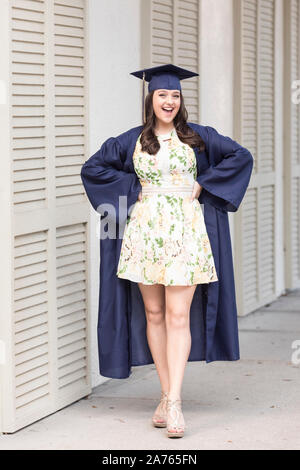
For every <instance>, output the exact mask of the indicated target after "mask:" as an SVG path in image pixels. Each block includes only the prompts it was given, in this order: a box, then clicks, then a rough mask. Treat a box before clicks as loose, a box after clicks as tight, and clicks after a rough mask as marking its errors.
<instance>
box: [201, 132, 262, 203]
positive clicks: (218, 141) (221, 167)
mask: <svg viewBox="0 0 300 470" xmlns="http://www.w3.org/2000/svg"><path fill="white" fill-rule="evenodd" d="M205 129H206V130H207V142H208V145H207V147H208V154H209V157H210V163H211V166H210V167H209V168H207V170H205V171H203V172H201V174H200V175H199V176H198V177H197V182H198V183H199V184H200V185H201V186H202V187H203V189H202V190H201V194H200V202H208V203H210V204H212V205H214V206H215V207H217V208H218V209H221V210H224V211H228V212H235V211H237V210H238V208H239V205H240V203H241V201H242V199H243V197H244V194H245V192H246V189H247V187H248V184H249V181H250V177H251V172H252V168H253V157H252V154H251V153H250V152H249V150H247V149H246V148H245V147H242V146H241V145H240V144H238V143H237V142H236V141H234V140H233V139H231V138H230V137H227V136H224V135H221V134H219V133H218V131H217V130H216V129H214V128H213V127H210V126H205ZM215 162H217V163H215Z"/></svg>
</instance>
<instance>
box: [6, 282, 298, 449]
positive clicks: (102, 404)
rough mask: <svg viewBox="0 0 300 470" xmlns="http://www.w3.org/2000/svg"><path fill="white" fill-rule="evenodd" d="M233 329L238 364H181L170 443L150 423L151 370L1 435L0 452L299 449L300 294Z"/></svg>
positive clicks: (155, 395)
mask: <svg viewBox="0 0 300 470" xmlns="http://www.w3.org/2000/svg"><path fill="white" fill-rule="evenodd" d="M239 329H240V349H241V358H242V359H241V360H240V361H237V362H213V363H210V364H206V363H205V362H189V363H188V364H187V367H186V371H185V376H184V383H183V389H182V400H183V404H182V409H183V413H184V417H185V421H186V424H187V426H188V427H187V430H186V434H185V436H184V437H183V438H180V439H179V438H178V439H169V438H167V437H166V434H165V433H166V430H165V429H164V428H161V429H160V428H154V427H152V426H151V424H150V420H151V416H152V414H153V412H154V410H155V408H156V405H157V404H158V400H159V395H160V387H159V380H158V376H157V373H156V370H155V367H154V365H153V364H151V365H148V366H139V367H135V368H133V374H132V375H131V377H129V378H128V379H124V380H120V379H111V380H109V381H108V382H106V383H104V384H102V385H100V386H99V387H97V388H95V389H94V390H93V393H92V394H91V395H90V396H89V397H88V398H86V399H82V400H80V401H78V402H76V403H74V404H73V405H71V406H68V407H66V408H64V409H63V410H61V411H58V412H57V413H54V414H53V415H51V416H48V417H47V418H44V419H42V420H40V421H38V422H36V423H34V424H32V425H31V426H27V427H26V428H24V429H21V430H20V431H18V432H16V433H14V434H10V435H2V436H1V437H0V449H107V450H114V449H146V450H150V449H162V450H164V449H171V450H176V449H186V450H188V449H300V398H299V391H300V364H299V365H296V364H293V362H292V354H293V352H294V350H293V349H292V343H293V341H295V340H300V290H298V291H294V292H292V293H290V294H288V295H284V296H281V297H280V298H279V299H278V300H277V301H275V302H273V303H272V304H270V305H269V306H267V307H264V308H261V309H259V310H257V311H256V312H255V313H252V314H250V315H248V316H247V317H244V318H239ZM298 349H299V346H298ZM298 357H299V358H300V354H298Z"/></svg>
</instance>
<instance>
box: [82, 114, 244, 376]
mask: <svg viewBox="0 0 300 470" xmlns="http://www.w3.org/2000/svg"><path fill="white" fill-rule="evenodd" d="M188 125H189V126H190V127H191V128H192V129H194V130H195V131H196V132H197V133H198V134H199V135H200V136H201V138H202V139H203V141H204V143H205V147H206V149H205V150H204V151H202V152H198V151H195V150H194V151H195V155H196V159H197V181H198V182H199V184H201V186H202V190H201V193H200V196H199V202H200V203H201V204H203V207H204V220H205V224H206V229H207V233H208V237H209V240H210V243H211V248H212V252H213V256H214V261H215V267H216V271H217V275H218V281H216V282H212V283H207V284H197V287H196V290H195V293H194V297H193V301H192V304H191V310H190V330H191V337H192V344H191V351H190V355H189V358H188V361H202V360H205V361H206V362H207V363H208V362H212V361H235V360H238V359H239V358H240V354H239V339H238V322H237V308H236V297H235V284H234V271H233V259H232V249H231V238H230V231H229V221H228V212H235V211H237V210H238V207H239V205H240V203H241V201H242V199H243V197H244V194H245V191H246V189H247V186H248V184H249V180H250V176H251V172H252V167H253V157H252V155H251V153H250V152H249V151H248V150H247V149H246V148H245V147H242V146H241V145H240V144H238V143H237V142H235V141H234V140H232V139H231V138H230V137H226V136H223V135H221V134H219V133H218V132H217V131H216V129H214V128H213V127H210V126H202V125H199V124H195V123H191V122H189V123H188ZM142 130H143V126H138V127H134V128H132V129H130V130H128V131H127V132H124V133H122V134H121V135H119V136H117V137H110V138H109V139H107V140H106V141H105V142H104V143H103V145H102V146H101V148H100V149H99V150H98V151H97V152H96V153H95V154H94V155H92V156H91V157H90V158H89V159H88V160H87V161H86V162H85V163H84V164H83V166H82V169H81V178H82V182H83V185H84V188H85V191H86V194H87V196H88V198H89V201H90V203H91V204H92V206H93V208H94V209H95V210H97V209H98V211H99V212H100V219H101V229H105V227H108V226H110V227H111V226H112V224H113V222H114V221H115V224H114V228H115V230H116V233H115V236H112V233H110V235H109V236H108V237H107V238H103V237H102V238H101V239H100V286H99V287H100V288H99V312H98V325H97V333H98V352H99V371H100V374H101V375H103V376H105V377H110V378H117V379H122V378H127V377H129V376H130V375H131V373H132V370H131V367H132V366H139V365H145V364H152V363H154V361H153V358H152V355H151V352H150V349H149V346H148V342H147V337H146V315H145V309H144V303H143V298H142V295H141V293H140V290H139V287H138V284H137V283H135V282H132V281H130V280H127V279H120V278H118V277H117V276H116V270H117V265H118V261H119V256H120V251H121V245H122V240H123V233H124V227H125V224H126V219H127V217H128V216H130V212H131V209H132V207H133V205H134V204H135V202H136V201H137V198H138V194H139V192H140V191H141V190H142V186H141V184H140V182H139V179H138V177H137V175H136V173H135V170H134V166H133V160H132V156H133V152H134V150H135V145H136V141H137V138H138V136H139V135H140V133H141V132H142ZM119 196H121V197H120V200H119ZM122 196H126V197H123V198H122ZM120 201H121V202H120ZM105 204H110V206H107V208H105ZM100 205H101V209H100V208H99V206H100ZM103 205H104V206H103ZM112 207H113V209H114V211H115V213H112V210H111V208H112ZM103 209H104V213H103ZM107 222H110V224H106V223H107ZM104 231H105V230H104Z"/></svg>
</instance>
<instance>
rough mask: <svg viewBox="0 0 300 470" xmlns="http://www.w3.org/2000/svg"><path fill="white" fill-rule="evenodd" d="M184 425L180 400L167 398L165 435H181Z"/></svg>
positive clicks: (182, 434)
mask: <svg viewBox="0 0 300 470" xmlns="http://www.w3.org/2000/svg"><path fill="white" fill-rule="evenodd" d="M185 428H186V425H185V422H184V418H183V414H182V410H181V400H180V399H177V400H169V399H168V400H167V436H168V437H183V436H184V431H185Z"/></svg>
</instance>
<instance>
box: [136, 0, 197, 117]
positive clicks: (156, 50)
mask: <svg viewBox="0 0 300 470" xmlns="http://www.w3.org/2000/svg"><path fill="white" fill-rule="evenodd" d="M142 8H143V24H142V50H143V57H144V60H145V64H151V65H150V66H153V67H154V66H156V65H162V64H169V63H172V64H174V65H177V66H178V67H183V68H187V69H189V70H192V71H194V72H196V73H199V8H200V7H199V2H198V0H185V1H182V0H149V2H142ZM181 87H182V93H183V96H184V101H185V105H186V108H187V111H188V120H189V121H192V122H198V121H199V88H200V85H199V77H192V78H189V79H188V80H182V82H181Z"/></svg>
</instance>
